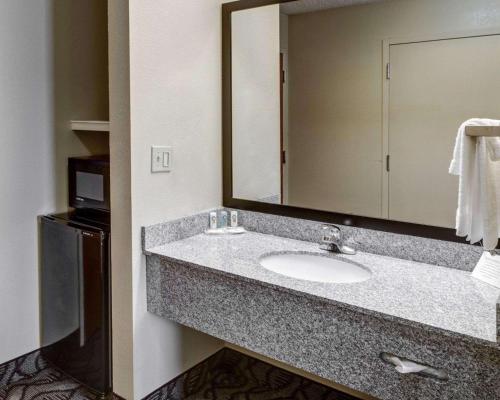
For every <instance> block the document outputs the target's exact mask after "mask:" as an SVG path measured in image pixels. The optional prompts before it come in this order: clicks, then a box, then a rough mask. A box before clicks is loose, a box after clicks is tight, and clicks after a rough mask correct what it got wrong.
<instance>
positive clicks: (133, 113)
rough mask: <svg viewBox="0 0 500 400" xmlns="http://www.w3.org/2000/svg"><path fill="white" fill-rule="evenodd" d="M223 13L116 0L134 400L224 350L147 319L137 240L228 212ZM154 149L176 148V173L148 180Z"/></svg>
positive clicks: (126, 368) (114, 112)
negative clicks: (166, 225)
mask: <svg viewBox="0 0 500 400" xmlns="http://www.w3.org/2000/svg"><path fill="white" fill-rule="evenodd" d="M220 4H221V2H220V1H219V0H209V1H207V0H189V1H186V0H162V1H157V2H142V1H131V2H129V9H128V12H127V11H126V10H124V9H123V7H121V5H122V2H121V1H119V0H110V1H109V7H110V40H111V42H110V70H111V125H112V127H111V129H112V133H111V137H112V139H111V165H112V167H111V168H112V176H111V180H112V182H113V181H114V183H112V207H113V221H112V231H113V232H116V231H117V230H120V232H119V234H116V233H113V246H114V247H115V248H114V250H113V259H112V262H113V274H114V277H113V290H114V293H113V302H114V306H113V312H114V316H113V323H114V329H113V330H114V335H113V340H114V346H115V349H114V353H115V354H114V362H115V366H114V375H115V376H114V384H115V390H117V392H118V393H119V394H120V395H122V396H124V397H126V398H127V399H132V398H136V399H140V398H142V397H144V396H145V395H146V394H148V393H150V392H151V391H153V390H154V389H156V388H157V387H159V386H161V385H163V384H164V383H166V382H168V381H169V380H171V379H172V378H174V377H175V376H176V375H178V374H179V373H181V372H182V371H184V370H186V369H188V368H189V367H191V366H193V365H194V364H195V363H197V362H199V361H201V359H203V358H205V357H207V356H208V355H210V354H212V353H213V352H214V351H216V350H217V349H218V348H219V347H220V346H221V342H220V341H218V340H216V339H214V338H210V337H208V336H206V335H203V334H201V333H198V332H195V331H193V330H190V329H188V328H185V327H182V326H180V325H177V324H175V323H173V322H170V321H168V320H166V319H163V318H159V317H156V316H154V315H153V314H150V313H148V312H147V309H146V305H147V303H146V274H145V273H146V268H145V257H144V256H143V255H142V251H141V237H140V230H141V227H142V226H145V225H150V224H154V223H158V222H162V221H166V220H168V219H171V218H177V217H181V216H185V215H189V214H192V213H196V212H198V211H201V210H205V209H208V208H212V207H217V206H220V205H221V198H222V186H221V181H222V180H221V176H222V171H221V169H222V163H221V109H220V103H221V101H220V100H221V97H220V96H221V88H220V86H221V78H220V75H221V74H220V71H221V46H220V43H221V21H220V14H221V8H220ZM128 27H129V28H130V30H129V31H128ZM127 36H128V38H127ZM128 66H129V67H130V70H129V71H128ZM128 95H130V103H129V104H130V106H129V107H128V105H127V104H128V102H127V98H128ZM129 124H130V125H129ZM118 131H119V132H118ZM115 133H117V134H119V135H121V136H120V139H119V138H118V136H117V138H116V139H115V138H114V136H113V135H114V134H115ZM152 145H169V146H173V149H174V160H173V162H174V164H173V170H172V171H171V172H170V173H160V174H151V172H150V170H151V166H150V151H151V150H150V148H151V146H152ZM127 163H129V165H130V168H128V164H127ZM122 207H123V209H122ZM117 213H118V214H117ZM120 216H123V217H124V219H119V218H120ZM117 302H118V303H119V304H117ZM117 326H119V327H120V328H123V329H124V331H123V332H120V331H119V330H117ZM131 335H133V336H131ZM123 352H126V354H123ZM132 374H133V376H132ZM127 380H128V381H127ZM132 380H133V383H132Z"/></svg>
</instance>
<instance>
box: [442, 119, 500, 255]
mask: <svg viewBox="0 0 500 400" xmlns="http://www.w3.org/2000/svg"><path fill="white" fill-rule="evenodd" d="M467 126H500V121H499V120H492V119H478V118H475V119H470V120H468V121H466V122H464V123H463V124H462V125H461V126H460V129H459V130H458V135H457V140H456V144H455V151H454V153H453V160H452V161H451V165H450V174H453V175H458V176H459V177H460V181H459V189H458V208H457V217H456V229H457V235H458V236H466V237H467V240H468V241H470V242H471V243H477V242H479V241H480V240H482V241H483V247H484V249H485V250H493V249H495V247H496V246H497V243H498V238H499V237H500V138H487V137H478V138H473V137H469V136H467V135H466V134H465V128H466V127H467Z"/></svg>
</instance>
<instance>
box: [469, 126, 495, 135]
mask: <svg viewBox="0 0 500 400" xmlns="http://www.w3.org/2000/svg"><path fill="white" fill-rule="evenodd" d="M465 134H466V135H467V136H473V137H480V136H485V137H496V136H498V137H500V126H467V127H465Z"/></svg>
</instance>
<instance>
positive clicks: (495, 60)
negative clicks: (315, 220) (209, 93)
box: [231, 0, 500, 228]
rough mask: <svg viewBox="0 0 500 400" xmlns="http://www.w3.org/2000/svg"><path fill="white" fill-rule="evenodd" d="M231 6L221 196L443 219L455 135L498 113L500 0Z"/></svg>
mask: <svg viewBox="0 0 500 400" xmlns="http://www.w3.org/2000/svg"><path fill="white" fill-rule="evenodd" d="M343 3H345V2H343V1H338V0H303V1H295V2H288V3H283V4H275V5H269V6H263V7H258V8H252V9H246V10H242V11H236V12H233V13H232V15H231V64H232V76H231V84H232V177H233V178H232V179H233V181H232V186H233V193H232V194H233V198H236V199H244V200H253V201H259V202H267V203H275V204H283V205H291V206H297V207H302V208H308V209H315V210H323V211H331V212H337V213H343V214H353V215H358V216H364V217H374V218H383V219H389V220H394V221H403V222H411V223H417V224H424V225H431V226H440V227H447V228H452V227H454V226H455V211H456V207H457V191H458V179H457V177H455V176H452V175H449V173H448V168H449V163H450V160H451V156H452V152H453V146H454V142H455V137H456V134H457V130H458V127H459V126H460V124H461V123H462V122H463V121H465V120H467V119H469V118H474V117H478V118H492V119H500V106H499V104H500V79H499V78H498V71H500V0H498V1H492V0H464V1H460V2H458V1H456V0H400V1H398V0H391V1H380V0H379V1H375V0H373V1H370V0H358V1H351V2H349V3H351V4H352V5H350V6H346V7H340V6H339V5H342V4H343Z"/></svg>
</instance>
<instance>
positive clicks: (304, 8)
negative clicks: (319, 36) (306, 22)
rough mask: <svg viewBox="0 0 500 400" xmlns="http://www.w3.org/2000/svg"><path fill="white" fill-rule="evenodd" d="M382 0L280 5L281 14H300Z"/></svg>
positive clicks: (328, 0)
mask: <svg viewBox="0 0 500 400" xmlns="http://www.w3.org/2000/svg"><path fill="white" fill-rule="evenodd" d="M381 1H384V0H300V1H292V2H290V3H284V4H281V8H280V11H281V13H282V14H288V15H293V14H302V13H307V12H312V11H319V10H327V9H329V8H338V7H347V6H355V5H359V4H367V3H379V2H381Z"/></svg>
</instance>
